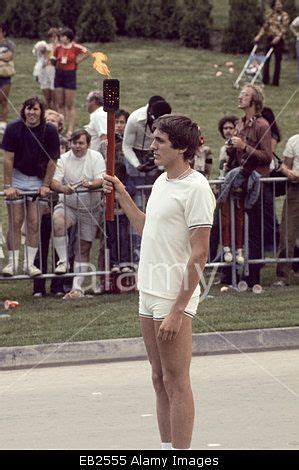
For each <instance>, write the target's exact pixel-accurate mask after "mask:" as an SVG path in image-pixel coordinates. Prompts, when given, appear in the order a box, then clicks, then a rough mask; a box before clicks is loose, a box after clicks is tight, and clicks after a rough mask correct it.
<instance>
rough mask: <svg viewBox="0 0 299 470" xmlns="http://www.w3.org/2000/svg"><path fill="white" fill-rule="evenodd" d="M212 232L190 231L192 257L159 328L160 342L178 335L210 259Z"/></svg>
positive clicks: (207, 230)
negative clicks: (167, 313)
mask: <svg viewBox="0 0 299 470" xmlns="http://www.w3.org/2000/svg"><path fill="white" fill-rule="evenodd" d="M210 231H211V229H210V227H200V228H196V229H194V230H191V231H190V235H189V239H190V245H191V255H190V258H189V261H188V263H187V267H186V270H185V273H184V278H183V282H182V284H181V287H180V290H179V293H178V295H177V298H176V300H175V303H174V304H173V306H172V308H171V311H170V313H169V315H167V317H166V318H165V319H164V320H163V321H162V323H161V326H160V328H159V332H158V338H159V339H160V340H163V341H166V340H169V341H170V340H172V339H175V338H176V336H177V335H178V332H179V330H180V327H181V324H182V319H183V315H184V311H185V308H186V306H187V305H188V303H189V300H190V299H191V296H192V294H193V292H194V290H195V288H196V286H197V285H198V283H199V281H200V278H201V276H202V273H203V270H204V267H205V265H206V262H207V259H208V253H209V240H210Z"/></svg>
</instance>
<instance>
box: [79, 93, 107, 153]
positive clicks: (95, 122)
mask: <svg viewBox="0 0 299 470" xmlns="http://www.w3.org/2000/svg"><path fill="white" fill-rule="evenodd" d="M103 104H104V101H103V94H102V93H101V92H100V91H96V90H95V91H91V92H90V93H88V95H87V98H86V108H87V111H88V112H89V114H90V120H89V123H88V124H86V126H84V129H85V130H86V131H87V132H88V134H89V135H90V136H91V142H90V148H91V150H96V151H97V152H100V151H101V149H102V145H103V142H105V140H106V139H107V113H106V111H104V109H103Z"/></svg>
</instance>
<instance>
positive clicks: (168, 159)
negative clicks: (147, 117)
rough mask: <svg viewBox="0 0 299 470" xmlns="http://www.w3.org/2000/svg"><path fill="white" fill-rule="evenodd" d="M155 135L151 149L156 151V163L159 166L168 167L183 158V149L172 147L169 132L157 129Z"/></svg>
mask: <svg viewBox="0 0 299 470" xmlns="http://www.w3.org/2000/svg"><path fill="white" fill-rule="evenodd" d="M153 137H154V140H153V143H152V144H151V149H152V150H153V152H154V157H155V164H156V165H157V166H164V168H165V169H167V168H168V167H169V166H171V165H172V164H174V163H176V162H177V161H178V160H180V159H181V158H182V150H180V149H174V148H173V147H172V143H171V142H170V140H169V137H168V134H166V133H165V132H162V131H160V130H159V129H155V131H154V135H153Z"/></svg>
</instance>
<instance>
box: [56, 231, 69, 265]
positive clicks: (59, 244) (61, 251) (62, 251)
mask: <svg viewBox="0 0 299 470" xmlns="http://www.w3.org/2000/svg"><path fill="white" fill-rule="evenodd" d="M53 243H54V248H55V250H56V252H57V255H58V258H59V261H66V258H67V256H66V252H67V237H53Z"/></svg>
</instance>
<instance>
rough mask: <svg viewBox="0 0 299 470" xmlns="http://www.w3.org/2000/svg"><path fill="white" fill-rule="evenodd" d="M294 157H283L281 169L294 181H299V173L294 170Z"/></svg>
mask: <svg viewBox="0 0 299 470" xmlns="http://www.w3.org/2000/svg"><path fill="white" fill-rule="evenodd" d="M293 162H294V161H293V158H289V157H283V162H282V165H281V171H282V173H283V174H284V175H286V177H287V178H288V179H289V180H290V181H292V182H293V183H299V173H297V172H296V171H294V170H293Z"/></svg>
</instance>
